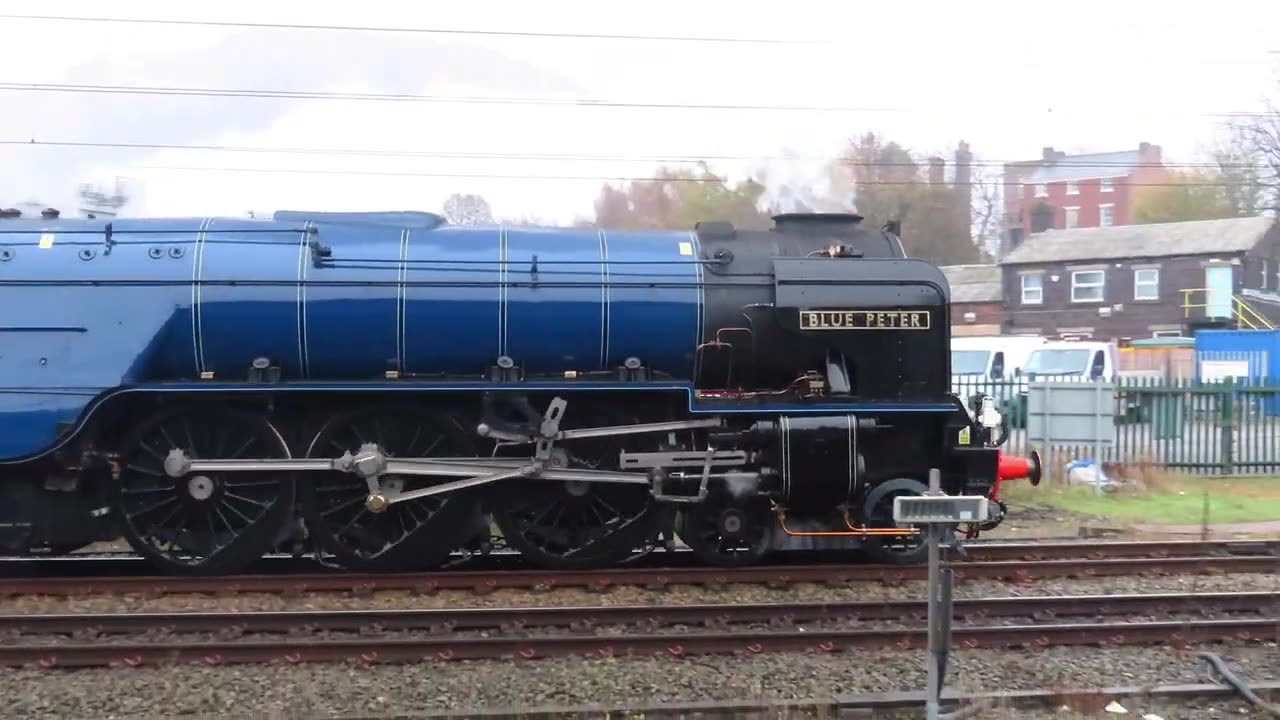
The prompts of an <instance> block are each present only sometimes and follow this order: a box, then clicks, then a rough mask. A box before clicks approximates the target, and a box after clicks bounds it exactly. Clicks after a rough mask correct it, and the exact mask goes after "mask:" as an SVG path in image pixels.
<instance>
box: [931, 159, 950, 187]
mask: <svg viewBox="0 0 1280 720" xmlns="http://www.w3.org/2000/svg"><path fill="white" fill-rule="evenodd" d="M946 166H947V163H946V161H945V160H943V159H942V158H940V157H938V156H936V155H935V156H933V157H931V158H929V184H930V185H941V184H942V181H943V176H944V175H945V171H946Z"/></svg>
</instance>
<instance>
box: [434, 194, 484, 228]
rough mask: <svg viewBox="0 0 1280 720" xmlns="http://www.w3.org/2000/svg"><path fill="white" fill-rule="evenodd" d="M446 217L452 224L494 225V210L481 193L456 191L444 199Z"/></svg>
mask: <svg viewBox="0 0 1280 720" xmlns="http://www.w3.org/2000/svg"><path fill="white" fill-rule="evenodd" d="M444 217H445V219H446V220H448V221H449V223H450V224H452V225H492V224H493V211H492V210H490V209H489V202H488V201H487V200H485V199H484V198H483V197H482V196H480V195H464V194H461V193H454V194H452V195H450V196H449V199H448V200H445V201H444Z"/></svg>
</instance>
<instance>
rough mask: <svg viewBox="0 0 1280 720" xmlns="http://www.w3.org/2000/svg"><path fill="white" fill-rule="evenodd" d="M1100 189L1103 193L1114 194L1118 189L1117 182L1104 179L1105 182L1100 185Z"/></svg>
mask: <svg viewBox="0 0 1280 720" xmlns="http://www.w3.org/2000/svg"><path fill="white" fill-rule="evenodd" d="M1098 189H1099V190H1101V191H1102V192H1112V191H1114V190H1115V189H1116V181H1115V180H1112V179H1111V178H1103V180H1102V181H1101V182H1099V183H1098Z"/></svg>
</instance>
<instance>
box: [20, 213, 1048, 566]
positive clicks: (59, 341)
mask: <svg viewBox="0 0 1280 720" xmlns="http://www.w3.org/2000/svg"><path fill="white" fill-rule="evenodd" d="M861 221H862V218H861V217H859V216H857V215H852V214H787V215H779V216H777V217H776V218H775V219H774V222H775V224H774V227H773V228H772V229H770V230H767V231H744V230H739V229H735V228H734V227H733V226H732V225H730V224H728V223H724V222H703V223H699V224H698V225H697V226H696V227H695V228H694V229H693V230H691V231H688V232H668V231H663V232H657V231H652V232H651V231H615V230H600V229H585V228H513V227H459V226H452V225H449V224H447V223H445V222H444V221H443V220H442V218H440V217H439V216H436V215H433V214H430V213H421V212H374V213H341V212H278V213H276V214H275V215H274V217H273V218H271V219H269V220H266V219H257V220H252V219H229V218H194V219H112V220H109V221H108V220H99V219H60V218H58V217H57V215H56V212H49V213H46V214H45V216H44V217H42V218H39V219H35V218H32V219H25V218H12V217H11V218H9V219H6V220H4V221H0V547H5V548H7V549H8V550H9V551H10V552H59V551H64V550H66V549H70V548H77V547H81V546H84V545H86V544H89V543H93V542H95V541H98V540H103V539H111V538H117V537H120V536H121V535H123V536H124V537H125V538H126V539H127V540H128V542H129V543H130V545H131V546H132V547H133V548H134V549H135V550H136V552H138V553H140V554H141V555H143V556H145V557H147V558H148V559H150V560H151V561H152V562H153V563H154V564H155V565H156V566H158V568H159V569H160V570H162V571H164V572H169V573H201V574H225V573H233V572H236V571H239V570H242V569H244V568H245V567H246V566H247V565H248V564H250V563H252V562H254V561H255V560H257V559H258V558H259V557H261V556H262V555H263V554H265V553H269V552H272V551H274V550H278V549H280V548H284V547H302V546H305V547H314V548H316V549H318V550H320V551H322V552H323V553H324V555H325V557H328V558H332V559H333V560H334V561H336V562H337V563H339V564H341V565H342V566H343V567H346V568H349V569H353V570H354V569H359V570H364V571H369V570H374V571H377V570H404V569H422V568H429V567H433V566H439V565H440V564H441V563H444V562H446V561H447V560H448V558H450V557H451V556H452V555H453V554H455V553H457V552H458V551H460V550H469V551H477V550H483V549H485V548H487V547H490V546H491V541H492V539H493V537H495V534H494V532H493V531H494V530H495V529H496V531H497V534H496V536H497V537H500V538H501V540H502V541H503V542H505V543H506V544H507V546H508V547H510V548H512V549H514V550H517V551H518V552H519V553H520V554H521V555H522V556H523V557H524V558H525V559H526V560H527V561H529V562H530V563H532V564H535V565H538V566H543V567H553V568H600V567H606V566H610V565H614V564H617V563H620V562H624V561H626V560H627V559H628V558H630V557H633V556H635V555H636V554H637V553H640V552H643V551H644V550H645V548H652V547H655V546H656V545H657V544H659V543H670V542H673V540H674V539H678V540H679V541H681V542H683V543H684V544H685V545H687V546H688V547H689V548H691V549H692V550H693V552H694V553H696V555H697V558H699V559H700V560H702V561H704V562H707V563H713V564H720V565H734V564H743V563H750V562H755V561H757V560H758V559H759V558H760V557H761V556H762V555H763V553H765V552H767V551H768V550H769V549H770V548H771V547H773V546H774V545H773V544H774V543H776V538H778V537H786V538H805V537H821V538H827V537H833V538H851V539H853V540H856V542H857V543H858V544H859V545H860V546H861V547H862V548H863V549H864V550H865V551H866V552H867V553H869V554H871V555H872V556H873V557H875V558H878V559H880V560H882V561H886V562H914V561H917V560H918V559H919V558H920V553H921V552H922V548H923V546H922V543H921V542H920V539H919V532H918V529H916V528H911V527H899V526H898V525H896V524H895V522H894V520H893V517H892V508H893V498H894V497H896V496H898V495H903V494H922V493H924V492H926V491H927V485H926V478H927V476H928V473H929V472H930V470H931V469H937V470H939V471H940V473H941V479H942V488H943V489H944V491H945V492H947V493H950V494H959V493H965V494H980V495H986V496H988V497H991V498H993V499H994V500H996V501H997V502H995V503H992V504H991V505H992V506H993V507H995V508H1002V507H1003V506H1002V505H1001V504H1000V503H999V502H998V499H999V498H998V486H999V483H1000V482H1001V481H1002V480H1007V479H1013V478H1030V479H1031V480H1032V481H1033V482H1038V478H1039V473H1040V467H1039V459H1038V457H1035V456H1033V457H1030V458H1010V457H1005V456H1003V455H1002V453H1001V451H1000V450H999V448H998V447H997V444H998V443H997V441H995V440H994V439H993V435H994V433H995V427H994V425H995V424H994V423H992V422H987V421H985V420H983V419H982V418H981V417H980V416H978V415H977V414H976V413H974V412H972V411H971V409H970V408H966V407H965V405H964V404H963V403H962V402H961V401H960V400H958V399H957V398H955V397H954V396H952V395H950V394H949V378H950V368H949V362H950V360H949V352H948V343H949V339H950V325H949V313H948V309H949V289H948V286H947V282H946V280H945V279H944V277H943V275H942V273H941V272H940V271H939V270H938V269H937V268H936V267H934V266H933V265H930V264H929V263H927V262H924V261H922V260H918V259H910V258H907V257H905V254H904V252H903V248H902V244H901V242H900V240H899V238H898V237H897V235H896V234H895V232H893V231H892V229H891V228H883V229H878V230H877V229H868V228H866V227H864V226H863V225H862V223H861ZM1000 519H1001V515H1000V512H999V511H998V510H997V511H996V512H995V513H994V514H993V516H992V517H989V518H986V519H978V520H977V521H976V522H975V524H974V525H973V526H970V527H967V528H966V530H967V532H969V534H970V535H972V534H975V533H976V532H979V531H981V530H983V529H986V528H990V527H994V526H995V525H996V524H998V523H999V521H1000Z"/></svg>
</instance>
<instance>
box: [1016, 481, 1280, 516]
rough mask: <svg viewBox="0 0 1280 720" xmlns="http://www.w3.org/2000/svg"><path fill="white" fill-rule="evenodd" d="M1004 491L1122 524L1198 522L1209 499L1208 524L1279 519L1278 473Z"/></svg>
mask: <svg viewBox="0 0 1280 720" xmlns="http://www.w3.org/2000/svg"><path fill="white" fill-rule="evenodd" d="M1001 495H1002V496H1003V497H1005V498H1007V499H1008V500H1009V501H1012V502H1014V503H1016V504H1018V505H1021V506H1023V507H1037V506H1038V507H1045V508H1053V509H1057V510H1061V511H1064V512H1068V513H1072V514H1077V515H1090V516H1093V517H1099V518H1107V519H1109V520H1112V521H1115V522H1118V523H1143V524H1152V525H1198V524H1200V523H1201V522H1203V521H1204V518H1205V504H1206V502H1207V503H1208V522H1209V524H1210V525H1221V524H1228V523H1248V522H1263V521H1268V520H1280V477H1249V478H1242V477H1186V476H1171V475H1157V476H1147V477H1144V478H1142V479H1139V480H1138V481H1137V482H1134V483H1133V484H1132V485H1128V484H1126V485H1124V486H1120V487H1117V488H1116V489H1114V490H1111V491H1109V492H1106V493H1102V494H1099V493H1098V492H1097V491H1096V490H1095V489H1094V488H1093V487H1088V486H1079V485H1075V486H1070V485H1066V484H1065V483H1057V484H1054V485H1049V484H1047V483H1046V484H1042V485H1041V486H1040V487H1038V488H1033V487H1031V486H1030V485H1029V484H1026V483H1008V484H1007V485H1004V486H1002V487H1001Z"/></svg>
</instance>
